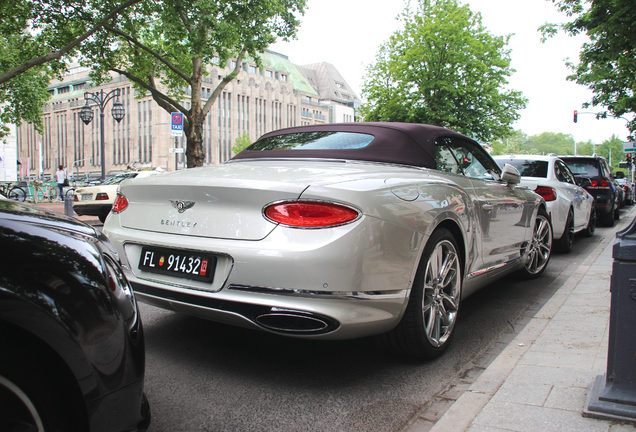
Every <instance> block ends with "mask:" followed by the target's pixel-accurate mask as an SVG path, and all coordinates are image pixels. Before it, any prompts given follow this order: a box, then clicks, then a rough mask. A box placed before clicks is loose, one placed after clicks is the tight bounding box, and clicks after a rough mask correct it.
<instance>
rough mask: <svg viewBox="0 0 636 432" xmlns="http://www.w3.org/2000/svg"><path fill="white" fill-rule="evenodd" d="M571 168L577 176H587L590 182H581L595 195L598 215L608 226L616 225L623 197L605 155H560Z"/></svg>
mask: <svg viewBox="0 0 636 432" xmlns="http://www.w3.org/2000/svg"><path fill="white" fill-rule="evenodd" d="M559 158H560V159H561V160H562V161H563V162H565V164H566V165H567V166H568V168H570V171H572V173H573V174H574V176H575V177H579V178H581V177H583V178H585V177H587V178H589V179H590V182H589V184H588V183H587V182H585V184H583V183H581V186H583V187H584V188H585V190H587V191H588V192H589V193H590V194H592V196H593V197H594V206H595V207H596V216H597V218H598V219H599V220H600V222H601V223H602V224H604V225H607V226H614V220H618V219H619V217H620V208H621V201H620V199H621V197H620V195H619V192H617V188H616V185H615V184H614V181H613V180H614V178H613V176H612V171H611V170H610V168H609V165H608V164H607V161H606V160H605V158H604V157H602V156H598V155H594V156H559Z"/></svg>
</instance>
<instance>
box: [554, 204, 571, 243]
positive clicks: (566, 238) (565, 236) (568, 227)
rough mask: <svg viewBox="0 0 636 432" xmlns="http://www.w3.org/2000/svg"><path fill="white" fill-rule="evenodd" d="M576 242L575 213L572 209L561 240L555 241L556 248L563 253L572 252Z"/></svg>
mask: <svg viewBox="0 0 636 432" xmlns="http://www.w3.org/2000/svg"><path fill="white" fill-rule="evenodd" d="M573 243H574V213H573V212H572V209H570V211H569V212H568V218H567V220H566V222H565V230H564V231H563V235H562V236H561V238H560V239H559V241H557V242H555V246H556V249H557V250H558V251H559V252H562V253H570V251H571V250H572V244H573Z"/></svg>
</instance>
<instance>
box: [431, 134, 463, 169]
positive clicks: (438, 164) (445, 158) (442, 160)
mask: <svg viewBox="0 0 636 432" xmlns="http://www.w3.org/2000/svg"><path fill="white" fill-rule="evenodd" d="M448 144H449V141H448V139H444V138H442V139H438V140H437V141H436V142H435V169H436V170H438V171H442V172H447V173H451V174H458V175H463V174H464V173H463V172H462V170H461V169H460V168H459V165H458V163H457V159H455V156H454V155H453V153H452V152H451V150H450V148H449V147H448Z"/></svg>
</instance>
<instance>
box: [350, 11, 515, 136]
mask: <svg viewBox="0 0 636 432" xmlns="http://www.w3.org/2000/svg"><path fill="white" fill-rule="evenodd" d="M401 20H402V23H403V25H404V28H403V29H401V30H398V31H396V32H395V33H394V34H393V35H392V36H391V37H390V38H389V40H388V41H387V42H385V43H384V44H383V45H382V46H381V47H380V49H379V52H378V53H377V55H376V59H375V63H373V64H371V65H370V66H369V67H368V68H367V74H366V77H365V82H364V85H363V90H362V91H363V95H364V96H365V97H366V99H367V101H368V102H367V103H366V104H365V105H363V107H362V108H361V113H362V115H363V117H364V119H365V120H366V121H401V122H410V123H428V124H433V125H438V126H444V127H447V128H450V129H453V130H456V131H458V132H462V133H464V134H466V135H468V136H470V137H472V138H474V139H477V140H481V141H490V140H492V139H494V138H504V137H507V136H509V135H511V134H512V133H513V128H512V124H513V123H514V122H515V121H516V120H517V119H518V118H519V114H518V111H519V110H521V109H523V108H525V106H526V103H527V99H525V98H524V97H523V95H522V94H521V92H518V91H514V90H510V89H508V88H507V84H508V81H507V78H508V77H509V76H511V75H512V73H513V72H514V69H512V68H511V67H510V50H508V49H506V45H507V44H508V41H509V38H510V36H509V35H508V36H494V35H492V34H491V33H490V32H489V31H488V30H487V29H486V28H485V27H484V26H483V25H482V21H481V14H479V13H473V12H472V11H471V10H470V8H469V7H468V6H465V5H461V4H460V3H459V1H458V0H420V3H419V9H418V11H416V12H415V11H412V10H410V9H409V8H408V7H407V8H406V10H405V11H404V12H403V13H402V15H401Z"/></svg>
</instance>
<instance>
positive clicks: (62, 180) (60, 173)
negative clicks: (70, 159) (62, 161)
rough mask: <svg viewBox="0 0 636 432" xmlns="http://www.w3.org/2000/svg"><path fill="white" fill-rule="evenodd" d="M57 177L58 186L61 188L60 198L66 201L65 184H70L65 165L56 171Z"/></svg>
mask: <svg viewBox="0 0 636 432" xmlns="http://www.w3.org/2000/svg"><path fill="white" fill-rule="evenodd" d="M55 177H57V188H58V189H59V190H60V199H61V200H62V202H64V186H68V177H67V175H66V170H65V169H64V166H63V165H60V166H59V169H58V170H57V171H55Z"/></svg>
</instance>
